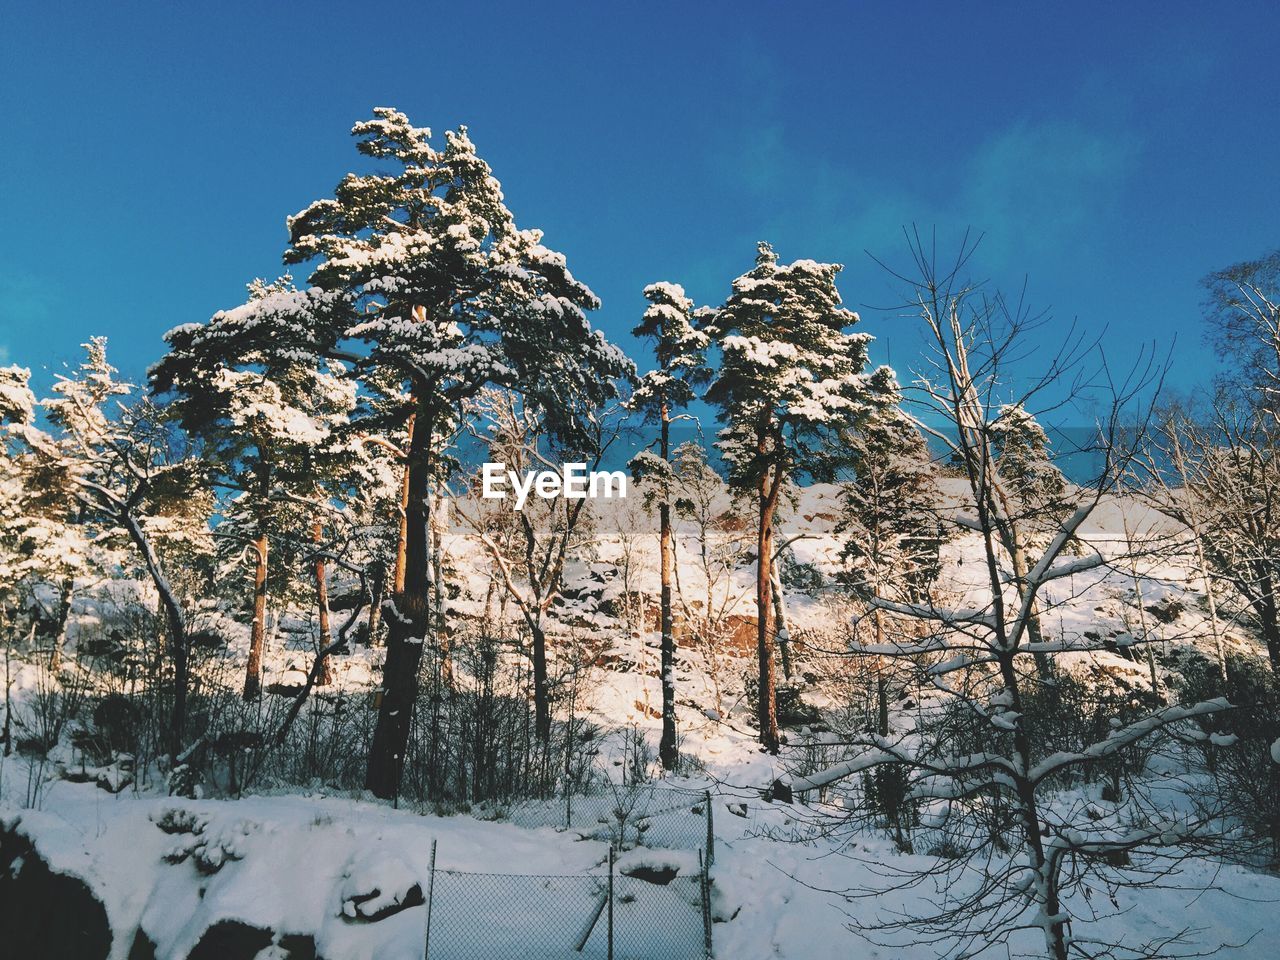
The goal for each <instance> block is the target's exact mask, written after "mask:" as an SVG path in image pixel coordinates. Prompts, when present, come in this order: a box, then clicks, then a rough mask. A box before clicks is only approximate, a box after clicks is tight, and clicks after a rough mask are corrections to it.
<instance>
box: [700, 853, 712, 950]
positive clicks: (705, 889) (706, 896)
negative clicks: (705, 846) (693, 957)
mask: <svg viewBox="0 0 1280 960" xmlns="http://www.w3.org/2000/svg"><path fill="white" fill-rule="evenodd" d="M698 892H699V893H700V894H701V895H702V896H701V898H700V899H701V900H702V955H703V956H704V957H706V960H712V954H711V881H710V880H709V879H708V878H707V861H706V860H705V859H704V858H703V856H702V851H701V850H699V851H698Z"/></svg>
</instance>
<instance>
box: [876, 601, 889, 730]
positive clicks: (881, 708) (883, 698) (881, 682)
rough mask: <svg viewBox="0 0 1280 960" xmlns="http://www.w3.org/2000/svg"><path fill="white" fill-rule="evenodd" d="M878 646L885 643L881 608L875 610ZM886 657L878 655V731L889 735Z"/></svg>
mask: <svg viewBox="0 0 1280 960" xmlns="http://www.w3.org/2000/svg"><path fill="white" fill-rule="evenodd" d="M873 615H874V618H875V621H874V622H875V628H876V646H877V647H879V646H880V645H881V644H883V643H884V622H883V621H882V620H881V619H880V618H881V616H882V614H881V612H880V611H879V610H876V611H874V614H873ZM884 669H885V667H884V657H876V732H877V733H879V734H880V736H882V737H887V736H888V735H889V681H888V679H887V678H886V677H885V675H884Z"/></svg>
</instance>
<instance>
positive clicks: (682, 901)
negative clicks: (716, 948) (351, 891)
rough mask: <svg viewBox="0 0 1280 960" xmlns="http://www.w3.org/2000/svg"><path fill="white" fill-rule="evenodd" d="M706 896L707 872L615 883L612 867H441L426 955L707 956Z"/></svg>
mask: <svg viewBox="0 0 1280 960" xmlns="http://www.w3.org/2000/svg"><path fill="white" fill-rule="evenodd" d="M610 889H612V891H613V897H612V903H610V897H609V892H610ZM701 898H702V887H701V878H700V877H698V876H692V877H683V876H678V877H674V878H671V879H669V880H668V881H667V882H661V883H654V882H650V881H648V880H643V879H638V878H635V877H628V876H621V875H615V876H614V877H613V884H612V888H611V887H610V883H609V876H608V874H602V875H599V876H595V875H589V876H568V877H565V876H561V877H551V876H512V875H505V874H480V873H460V872H457V871H453V870H437V871H436V873H435V878H434V881H433V884H432V889H431V925H430V930H429V933H428V936H429V939H428V942H427V952H426V955H427V957H428V960H516V958H518V960H581V958H586V960H608V958H609V957H611V956H612V957H613V958H614V960H703V958H704V957H705V956H706V952H705V947H704V939H703V908H702V899H701ZM610 938H612V940H613V945H612V946H613V949H612V953H611V952H610Z"/></svg>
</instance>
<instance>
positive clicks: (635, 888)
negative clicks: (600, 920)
mask: <svg viewBox="0 0 1280 960" xmlns="http://www.w3.org/2000/svg"><path fill="white" fill-rule="evenodd" d="M701 896H702V894H701V879H700V878H699V877H696V876H694V877H675V878H673V879H672V880H670V881H669V882H668V883H665V884H657V883H651V882H649V881H647V880H640V879H636V878H634V877H624V876H615V877H614V878H613V956H614V958H615V960H703V957H704V949H703V930H702V900H701Z"/></svg>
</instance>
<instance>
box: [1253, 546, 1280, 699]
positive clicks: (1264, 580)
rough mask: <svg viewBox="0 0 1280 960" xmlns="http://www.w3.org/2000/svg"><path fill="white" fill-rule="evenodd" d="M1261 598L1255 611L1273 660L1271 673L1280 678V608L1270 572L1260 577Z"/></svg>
mask: <svg viewBox="0 0 1280 960" xmlns="http://www.w3.org/2000/svg"><path fill="white" fill-rule="evenodd" d="M1258 586H1259V589H1260V592H1261V596H1260V597H1259V598H1258V603H1256V604H1255V605H1254V609H1256V610H1257V611H1258V621H1259V624H1260V625H1261V627H1262V639H1263V641H1264V642H1265V643H1266V645H1267V656H1268V657H1269V658H1270V660H1271V672H1272V673H1274V674H1275V675H1276V676H1277V677H1280V608H1277V605H1276V596H1275V586H1274V584H1273V582H1272V579H1271V574H1270V571H1267V572H1264V573H1263V575H1262V576H1261V577H1259V583H1258Z"/></svg>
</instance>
